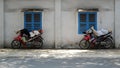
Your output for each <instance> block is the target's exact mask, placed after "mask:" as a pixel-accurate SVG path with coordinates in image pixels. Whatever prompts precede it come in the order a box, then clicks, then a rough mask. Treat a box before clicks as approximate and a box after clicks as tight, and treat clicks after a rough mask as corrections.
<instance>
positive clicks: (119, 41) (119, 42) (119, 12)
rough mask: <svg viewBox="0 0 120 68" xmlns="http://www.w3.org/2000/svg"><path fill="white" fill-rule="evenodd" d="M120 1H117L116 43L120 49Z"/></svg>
mask: <svg viewBox="0 0 120 68" xmlns="http://www.w3.org/2000/svg"><path fill="white" fill-rule="evenodd" d="M119 6H120V0H115V41H116V42H115V43H116V46H117V47H118V48H120V30H119V28H120V7H119Z"/></svg>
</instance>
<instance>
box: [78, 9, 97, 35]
mask: <svg viewBox="0 0 120 68" xmlns="http://www.w3.org/2000/svg"><path fill="white" fill-rule="evenodd" d="M80 14H86V22H81V21H80ZM89 14H95V22H89ZM81 24H85V25H86V27H85V30H88V29H89V28H90V24H93V25H95V26H94V28H95V30H97V12H89V11H88V12H78V34H83V32H82V31H81V26H80V25H81Z"/></svg>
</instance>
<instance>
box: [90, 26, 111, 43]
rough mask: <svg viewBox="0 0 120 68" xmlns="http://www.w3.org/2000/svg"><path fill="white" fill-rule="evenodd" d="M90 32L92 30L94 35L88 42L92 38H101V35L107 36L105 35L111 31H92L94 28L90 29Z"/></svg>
mask: <svg viewBox="0 0 120 68" xmlns="http://www.w3.org/2000/svg"><path fill="white" fill-rule="evenodd" d="M91 30H92V32H93V34H94V37H92V38H91V39H90V40H89V41H92V40H94V38H95V37H98V36H99V37H100V36H103V35H105V34H107V33H109V32H112V30H110V29H109V30H107V29H100V30H97V31H96V30H95V29H94V27H91Z"/></svg>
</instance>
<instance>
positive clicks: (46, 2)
mask: <svg viewBox="0 0 120 68" xmlns="http://www.w3.org/2000/svg"><path fill="white" fill-rule="evenodd" d="M23 8H43V9H44V11H43V13H42V17H43V18H42V27H43V32H44V33H43V35H42V36H43V38H44V47H45V48H46V47H47V48H51V47H54V0H29V1H28V0H6V1H5V47H10V43H11V41H12V39H13V38H14V37H15V36H16V35H15V31H17V30H19V29H22V28H24V13H23V12H21V9H23Z"/></svg>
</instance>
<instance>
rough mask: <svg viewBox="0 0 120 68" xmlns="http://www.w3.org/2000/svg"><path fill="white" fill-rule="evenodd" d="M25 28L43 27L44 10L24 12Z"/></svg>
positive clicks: (35, 28) (29, 29)
mask: <svg viewBox="0 0 120 68" xmlns="http://www.w3.org/2000/svg"><path fill="white" fill-rule="evenodd" d="M24 28H26V29H28V31H32V30H38V29H42V12H24Z"/></svg>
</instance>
